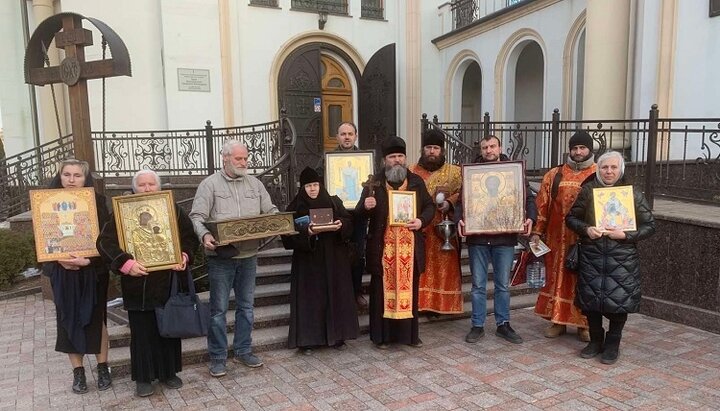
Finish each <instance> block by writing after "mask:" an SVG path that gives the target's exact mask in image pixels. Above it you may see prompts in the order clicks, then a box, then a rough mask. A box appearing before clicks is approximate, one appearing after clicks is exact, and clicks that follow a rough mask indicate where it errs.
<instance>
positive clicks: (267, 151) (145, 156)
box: [92, 120, 282, 177]
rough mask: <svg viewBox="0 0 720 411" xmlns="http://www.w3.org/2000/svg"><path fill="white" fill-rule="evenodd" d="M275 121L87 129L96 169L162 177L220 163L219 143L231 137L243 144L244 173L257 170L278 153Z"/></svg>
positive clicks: (119, 174) (108, 174) (215, 167)
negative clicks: (150, 128) (198, 126)
mask: <svg viewBox="0 0 720 411" xmlns="http://www.w3.org/2000/svg"><path fill="white" fill-rule="evenodd" d="M279 133H280V120H278V121H272V122H268V123H262V124H254V125H249V126H241V127H226V128H214V127H213V126H212V124H211V123H210V121H208V122H207V123H206V126H205V128H204V129H195V130H155V131H108V132H93V133H92V140H93V146H94V149H95V158H96V164H97V172H98V173H99V174H101V175H103V176H105V177H128V176H132V175H133V174H134V173H135V172H136V171H137V170H141V169H144V168H149V169H152V170H155V171H158V172H159V173H160V174H162V175H207V174H212V173H214V172H215V171H216V170H219V169H220V167H222V146H223V143H224V142H225V141H226V140H230V139H236V140H240V141H242V142H243V143H245V144H246V145H247V147H248V169H249V170H248V171H249V172H250V174H257V173H260V172H262V171H264V170H267V169H268V168H270V167H271V166H272V165H273V164H275V162H276V161H277V160H278V159H279V158H280V156H281V148H282V139H281V138H280V137H279Z"/></svg>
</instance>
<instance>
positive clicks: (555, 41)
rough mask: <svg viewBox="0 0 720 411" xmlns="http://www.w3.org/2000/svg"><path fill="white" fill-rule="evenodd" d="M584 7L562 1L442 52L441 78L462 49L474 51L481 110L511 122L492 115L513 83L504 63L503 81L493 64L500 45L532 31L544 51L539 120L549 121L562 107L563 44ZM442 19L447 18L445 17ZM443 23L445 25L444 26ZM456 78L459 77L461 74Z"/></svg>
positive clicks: (455, 115)
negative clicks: (519, 33) (480, 82)
mask: <svg viewBox="0 0 720 411" xmlns="http://www.w3.org/2000/svg"><path fill="white" fill-rule="evenodd" d="M585 4H586V3H585V1H583V0H573V1H561V2H558V3H555V4H553V5H551V6H549V7H546V8H543V9H541V10H538V11H536V12H535V13H532V14H529V15H526V16H523V17H520V18H519V19H516V20H513V21H510V22H507V23H505V24H503V25H501V26H499V27H497V28H494V29H492V30H489V31H487V32H485V33H482V34H480V35H478V36H475V37H473V38H469V39H467V40H464V41H462V42H460V43H457V44H454V45H452V46H450V47H448V48H446V49H443V50H441V51H440V54H441V61H442V68H441V73H442V76H443V78H444V76H446V75H447V72H448V69H449V65H450V63H451V61H452V60H453V58H454V57H455V56H456V55H458V54H459V53H460V52H461V51H462V50H464V49H469V50H471V51H473V52H474V53H475V54H476V55H477V56H479V58H480V67H481V68H482V75H483V85H482V101H483V111H489V112H490V114H491V119H494V120H512V119H511V118H508V117H507V116H506V115H505V114H504V113H503V116H502V118H495V116H494V113H495V112H496V109H497V108H498V106H499V107H503V108H504V107H505V104H506V102H507V101H506V94H507V91H508V90H507V89H506V86H507V84H508V82H509V81H510V82H511V81H513V80H514V79H508V78H507V76H506V75H505V74H506V73H507V71H506V70H505V69H506V68H507V67H506V62H502V64H503V67H504V70H502V71H503V77H502V79H501V78H497V77H496V76H495V65H496V62H497V59H498V58H499V54H500V51H501V49H502V47H503V45H504V44H505V43H506V41H507V40H508V39H509V38H510V37H511V36H512V35H513V34H514V33H515V32H517V31H519V30H522V29H532V30H534V31H535V32H537V33H538V34H539V36H540V39H539V43H540V45H541V47H542V48H543V53H544V59H545V68H546V72H545V95H544V110H543V117H542V118H543V120H550V119H551V118H552V110H553V109H554V108H556V107H561V104H562V73H563V70H562V68H563V60H562V59H563V48H564V45H565V41H566V38H567V35H568V32H569V30H570V27H571V26H572V24H573V22H574V21H575V19H577V17H578V16H579V15H580V13H581V12H582V11H583V10H584V9H585ZM443 18H444V19H446V16H445V17H443ZM439 20H441V18H439ZM550 22H552V24H550ZM445 24H446V25H447V23H445ZM440 34H442V33H438V36H439V35H440ZM528 39H533V40H534V38H532V37H526V38H524V40H528ZM522 40H523V39H521V40H520V41H522ZM459 75H462V72H461V73H459ZM436 87H437V88H438V89H439V90H440V91H439V92H438V93H439V95H442V94H441V91H442V88H443V87H444V82H438V83H437V85H436ZM497 87H501V88H502V89H503V93H502V98H501V100H500V101H497V100H496V98H495V93H496V88H497ZM502 111H504V110H502ZM561 114H562V113H561ZM441 118H443V119H445V118H446V119H448V120H449V121H459V120H460V112H459V111H457V110H453V111H452V112H451V113H442V115H441Z"/></svg>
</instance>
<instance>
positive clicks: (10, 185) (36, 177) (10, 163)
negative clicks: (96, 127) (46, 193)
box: [0, 135, 73, 221]
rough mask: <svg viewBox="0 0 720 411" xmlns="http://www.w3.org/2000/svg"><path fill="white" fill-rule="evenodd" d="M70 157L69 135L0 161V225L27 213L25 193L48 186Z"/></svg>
mask: <svg viewBox="0 0 720 411" xmlns="http://www.w3.org/2000/svg"><path fill="white" fill-rule="evenodd" d="M72 153H73V139H72V135H68V136H64V137H61V138H59V139H57V140H55V141H51V142H49V143H45V144H42V145H40V146H38V147H36V148H33V149H30V150H27V151H23V152H22V153H19V154H16V155H14V156H10V157H6V158H0V221H2V220H4V219H6V218H7V217H9V216H12V215H15V214H19V213H22V212H24V211H27V210H29V209H30V200H29V197H28V191H29V190H32V189H34V188H40V187H44V186H45V185H47V183H48V182H49V181H50V180H51V179H52V178H53V177H54V176H55V175H56V174H57V171H58V170H57V166H58V162H59V161H60V160H63V159H65V158H68V157H71V156H72Z"/></svg>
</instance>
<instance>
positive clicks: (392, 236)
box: [355, 137, 435, 349]
mask: <svg viewBox="0 0 720 411" xmlns="http://www.w3.org/2000/svg"><path fill="white" fill-rule="evenodd" d="M382 154H383V164H384V167H383V170H382V171H381V172H380V173H378V174H376V175H375V176H374V177H373V182H372V183H371V184H368V185H367V186H366V187H365V188H364V190H363V193H362V196H361V198H360V201H359V202H358V205H357V207H356V208H355V212H356V213H358V214H361V215H364V216H366V217H368V218H369V230H368V235H367V244H366V252H365V256H366V258H365V263H366V270H367V272H368V273H370V304H369V307H370V339H371V340H372V342H373V343H375V345H376V346H377V347H378V348H381V349H385V348H387V347H388V345H389V344H390V343H399V344H407V345H410V346H413V347H420V346H422V341H421V340H420V336H419V330H418V285H419V280H420V274H421V273H422V272H423V271H425V244H424V239H423V234H422V228H423V227H426V226H427V225H428V224H430V222H431V221H432V219H433V215H434V213H435V207H434V206H433V202H432V199H431V198H430V195H429V194H428V192H427V189H426V188H425V182H424V181H423V180H422V178H420V177H419V176H417V175H416V174H414V173H412V172H410V171H408V169H407V165H406V162H405V160H406V159H405V141H404V140H403V139H401V138H400V137H389V138H387V139H386V140H385V141H384V142H383V144H382ZM412 193H414V198H415V203H414V205H413V207H414V210H410V211H412V215H411V216H410V218H409V221H407V222H405V223H400V222H393V221H396V220H399V218H392V217H395V216H394V215H393V214H392V213H391V212H392V211H393V210H394V208H393V205H394V204H395V203H400V202H401V201H402V200H401V199H407V197H408V195H410V194H412ZM389 217H391V218H389Z"/></svg>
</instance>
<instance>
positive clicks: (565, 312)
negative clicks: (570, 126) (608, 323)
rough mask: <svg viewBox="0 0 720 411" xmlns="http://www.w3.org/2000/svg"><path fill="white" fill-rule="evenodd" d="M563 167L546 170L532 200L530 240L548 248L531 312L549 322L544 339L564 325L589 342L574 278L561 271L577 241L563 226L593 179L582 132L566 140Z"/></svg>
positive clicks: (588, 146) (590, 145) (589, 144)
mask: <svg viewBox="0 0 720 411" xmlns="http://www.w3.org/2000/svg"><path fill="white" fill-rule="evenodd" d="M568 149H569V150H570V154H568V157H567V160H566V161H565V164H563V165H561V166H559V167H555V168H553V169H551V170H550V171H548V172H547V173H546V174H545V176H544V177H543V181H542V185H541V186H540V192H539V193H538V196H537V199H536V205H537V211H538V218H537V224H536V225H535V226H534V227H533V234H532V236H531V237H530V241H531V242H534V243H537V242H538V240H539V239H541V238H542V240H543V241H545V243H546V244H547V245H548V247H550V250H551V251H550V252H549V253H547V254H545V257H544V258H545V272H546V280H545V286H544V287H543V288H542V289H541V290H540V294H539V295H538V299H537V303H536V304H535V313H536V314H538V315H539V316H541V317H543V318H545V319H547V320H549V321H550V322H551V325H550V327H548V329H547V330H545V337H547V338H555V337H559V336H560V335H562V334H565V332H566V330H567V326H568V325H570V326H573V327H577V329H578V338H579V339H580V340H581V341H586V342H587V341H590V335H589V334H588V328H587V327H588V324H587V319H586V318H585V316H584V315H583V314H582V312H580V309H579V308H578V307H577V306H575V304H574V303H573V302H574V301H575V283H576V280H577V278H576V275H575V273H572V272H570V271H569V270H568V269H566V268H565V264H564V260H565V254H566V253H567V250H568V249H569V248H570V247H571V246H572V245H573V244H575V242H576V241H577V235H576V234H575V233H574V232H573V231H572V230H570V229H569V228H568V227H567V226H566V225H565V216H566V215H567V213H568V212H569V211H570V208H571V207H572V205H573V203H574V202H575V198H576V197H577V196H578V193H580V189H581V188H582V184H583V182H584V181H585V180H587V179H588V178H590V179H592V178H593V177H594V176H595V170H596V168H597V166H596V165H595V158H594V156H593V139H592V137H590V134H588V133H587V132H585V131H582V130H580V131H578V132H576V133H575V134H573V135H572V137H570V141H569V144H568Z"/></svg>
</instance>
